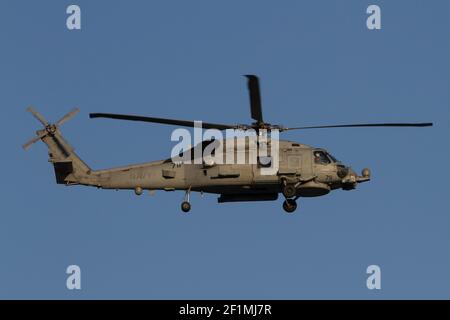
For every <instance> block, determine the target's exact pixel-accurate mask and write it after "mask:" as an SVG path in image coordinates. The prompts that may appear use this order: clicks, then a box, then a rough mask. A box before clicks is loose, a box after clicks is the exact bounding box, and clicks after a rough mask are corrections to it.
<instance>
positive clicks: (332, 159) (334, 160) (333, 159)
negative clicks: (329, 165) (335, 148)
mask: <svg viewBox="0 0 450 320" xmlns="http://www.w3.org/2000/svg"><path fill="white" fill-rule="evenodd" d="M327 155H328V157H329V158H330V159H331V161H332V162H339V160H338V159H336V158H335V157H333V156H332V155H331V154H329V153H327Z"/></svg>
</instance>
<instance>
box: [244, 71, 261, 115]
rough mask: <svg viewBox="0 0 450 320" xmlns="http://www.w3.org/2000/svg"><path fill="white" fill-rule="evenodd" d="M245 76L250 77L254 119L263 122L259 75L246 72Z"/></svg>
mask: <svg viewBox="0 0 450 320" xmlns="http://www.w3.org/2000/svg"><path fill="white" fill-rule="evenodd" d="M245 77H247V79H248V82H247V86H248V91H249V94H250V113H251V116H252V119H253V120H256V122H258V123H263V122H264V121H263V116H262V108H261V94H260V92H259V80H258V77H257V76H255V75H253V74H246V75H245Z"/></svg>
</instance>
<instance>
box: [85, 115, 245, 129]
mask: <svg viewBox="0 0 450 320" xmlns="http://www.w3.org/2000/svg"><path fill="white" fill-rule="evenodd" d="M89 118H109V119H118V120H130V121H142V122H152V123H161V124H170V125H175V126H183V127H192V128H193V127H194V121H187V120H176V119H166V118H154V117H142V116H134V115H125V114H113V113H91V114H89ZM236 127H237V126H235V125H228V124H220V123H210V122H202V128H204V129H218V130H225V129H234V128H236Z"/></svg>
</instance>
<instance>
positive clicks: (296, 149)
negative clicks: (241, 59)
mask: <svg viewBox="0 0 450 320" xmlns="http://www.w3.org/2000/svg"><path fill="white" fill-rule="evenodd" d="M246 77H247V81H248V82H247V84H248V90H249V95H250V113H251V118H252V119H253V120H254V122H253V123H251V124H248V125H242V124H238V125H228V124H218V123H209V122H203V123H202V127H203V128H205V129H217V130H227V129H236V130H241V131H244V132H245V131H250V130H254V131H255V132H256V135H261V133H262V132H266V133H265V135H266V140H265V143H266V145H268V146H269V149H270V148H272V145H273V142H274V141H273V137H272V135H270V136H269V135H267V132H271V131H274V130H276V131H277V132H283V131H291V130H306V129H322V128H348V127H355V128H356V127H428V126H432V125H433V124H432V123H364V124H338V125H322V126H307V127H283V126H281V125H273V124H270V123H268V122H265V121H264V120H263V114H262V108H261V97H260V89H259V80H258V77H257V76H255V75H246ZM27 110H28V111H29V112H30V113H31V114H32V115H33V116H34V117H35V118H37V120H39V122H40V123H41V124H42V125H43V126H44V128H43V129H41V130H38V131H36V137H34V138H33V139H31V140H30V141H29V142H27V143H26V144H24V145H23V148H24V149H27V148H28V147H30V146H31V145H32V144H33V143H35V142H37V141H39V140H42V141H43V142H44V143H45V144H46V145H47V147H48V150H49V162H51V163H52V164H53V166H54V171H55V175H56V183H58V184H64V185H67V186H72V185H83V186H93V187H97V188H101V189H115V190H119V189H120V190H134V192H135V193H136V195H141V194H142V193H143V192H144V190H149V191H150V192H153V191H154V190H165V191H175V190H182V191H184V192H185V196H184V200H183V202H182V203H181V210H182V211H183V212H188V211H190V210H191V203H190V193H191V192H201V193H212V194H217V195H219V197H218V202H219V203H224V202H240V201H271V200H277V199H278V195H279V193H281V194H282V195H283V196H284V198H285V200H284V202H283V209H284V210H285V211H286V212H287V213H292V212H294V211H295V210H296V208H297V200H298V199H299V198H300V197H317V196H323V195H326V194H328V193H329V192H330V191H332V190H336V189H343V190H352V189H355V188H356V186H357V184H358V183H362V182H367V181H369V180H370V175H371V174H370V170H369V169H367V168H366V169H363V170H362V172H361V175H358V174H356V173H355V171H353V170H352V169H351V168H350V167H349V166H346V165H344V164H343V163H341V162H340V161H338V160H336V158H335V157H333V156H332V155H331V154H330V153H329V152H328V151H327V150H325V149H323V148H315V147H312V146H308V145H305V144H301V143H298V142H292V141H286V140H279V141H278V140H277V143H278V157H277V158H274V157H270V156H266V157H258V158H257V161H256V163H247V164H239V163H237V164H236V163H231V164H230V163H215V162H214V161H212V162H211V161H205V160H204V159H203V160H202V161H201V162H200V163H199V162H198V161H197V162H195V161H194V163H188V164H187V163H184V162H177V161H174V159H173V158H172V157H171V158H169V159H164V160H159V161H154V162H148V163H143V164H134V165H128V166H124V167H118V168H112V169H106V170H92V169H91V168H90V167H89V166H88V165H87V164H86V163H84V162H83V160H81V158H80V157H79V156H78V155H77V154H76V153H75V152H74V149H73V148H72V146H71V145H70V144H69V143H68V142H67V141H66V140H65V139H64V138H63V136H62V134H61V131H60V127H61V125H62V124H63V123H65V122H66V121H68V120H69V119H71V118H72V117H73V116H75V115H76V114H77V113H78V111H79V110H78V109H77V108H75V109H73V110H72V111H71V112H69V113H68V114H66V115H65V116H64V117H62V118H61V119H60V120H59V121H57V122H56V123H54V124H51V123H49V122H47V121H46V120H45V119H44V117H43V116H42V115H41V114H39V113H38V112H37V111H36V110H35V109H33V108H32V107H30V108H28V109H27ZM90 118H110V119H119V120H130V121H144V122H150V123H159V124H166V125H175V126H182V127H191V128H192V127H195V122H194V121H186V120H175V119H166V118H154V117H144V116H136V115H123V114H109V113H91V114H90ZM216 142H217V141H216V140H209V141H203V142H202V143H201V146H200V147H201V148H202V150H204V149H205V148H206V147H208V146H209V145H210V144H212V143H216ZM231 142H234V141H233V140H232V139H226V140H224V141H222V142H221V145H222V146H221V147H223V148H226V147H227V145H230V146H231V149H228V150H232V152H233V153H234V154H235V155H236V156H237V154H238V153H239V150H238V148H237V147H236V146H235V145H232V144H231ZM258 146H259V144H258V143H257V148H258ZM196 147H198V146H194V148H196ZM241 152H243V154H244V156H246V157H249V154H250V152H251V145H250V144H249V143H247V144H245V146H244V149H243V150H241ZM186 154H187V153H186ZM190 154H195V152H190ZM180 156H182V155H181V154H180ZM191 157H192V156H191ZM273 161H277V164H278V165H277V170H276V171H275V172H273V173H272V174H269V175H268V174H262V173H261V169H262V168H264V167H268V166H271V165H273V163H272V162H273Z"/></svg>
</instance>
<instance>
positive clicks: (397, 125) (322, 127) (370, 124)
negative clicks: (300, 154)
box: [283, 122, 433, 131]
mask: <svg viewBox="0 0 450 320" xmlns="http://www.w3.org/2000/svg"><path fill="white" fill-rule="evenodd" d="M432 125H433V123H431V122H423V123H360V124H338V125H331V126H309V127H293V128H284V129H283V131H288V130H304V129H325V128H356V127H431V126H432Z"/></svg>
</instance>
